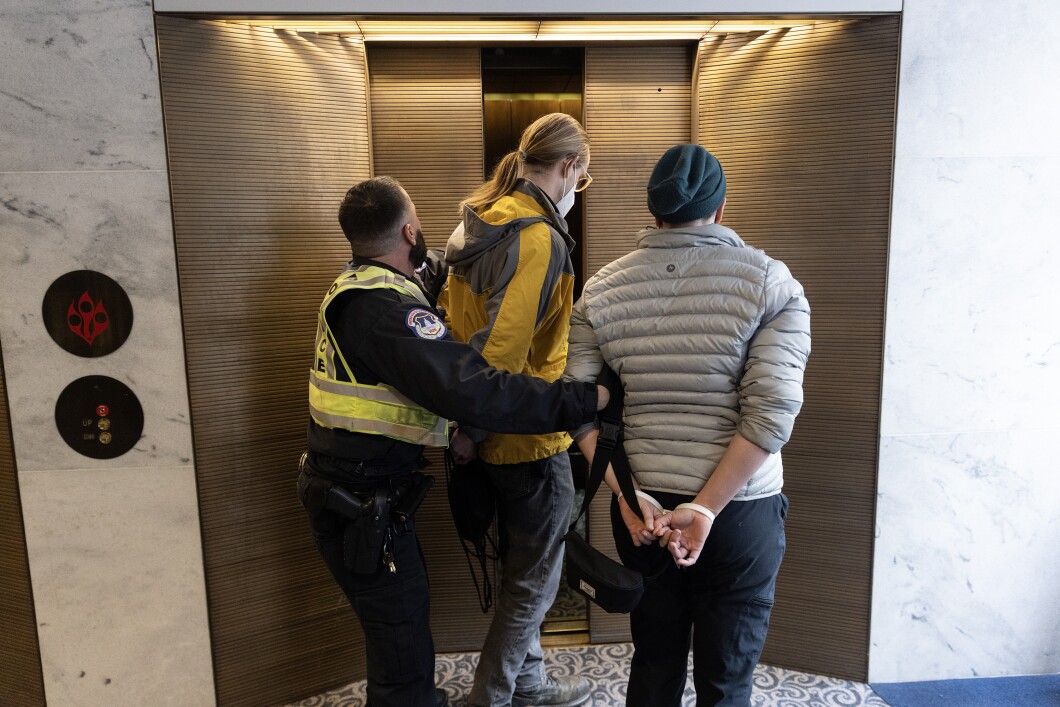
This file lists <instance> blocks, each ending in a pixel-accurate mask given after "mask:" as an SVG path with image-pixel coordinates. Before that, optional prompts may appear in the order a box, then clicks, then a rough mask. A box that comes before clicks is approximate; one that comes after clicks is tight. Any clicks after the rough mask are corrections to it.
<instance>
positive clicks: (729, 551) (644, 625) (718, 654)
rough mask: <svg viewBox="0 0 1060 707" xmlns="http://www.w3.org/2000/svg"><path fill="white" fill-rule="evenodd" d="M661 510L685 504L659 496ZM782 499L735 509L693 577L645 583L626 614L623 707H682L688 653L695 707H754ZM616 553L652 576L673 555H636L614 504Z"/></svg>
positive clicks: (779, 545)
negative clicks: (629, 638) (628, 655)
mask: <svg viewBox="0 0 1060 707" xmlns="http://www.w3.org/2000/svg"><path fill="white" fill-rule="evenodd" d="M652 495H653V496H655V498H656V499H658V500H659V502H660V503H662V504H663V507H664V508H674V507H675V506H676V505H677V504H678V503H683V502H686V501H691V500H692V499H691V498H690V497H688V496H677V495H674V494H665V493H653V494H652ZM787 511H788V499H787V498H786V497H785V496H784V495H783V494H777V495H776V496H770V497H768V498H763V499H759V500H756V501H733V502H732V503H730V504H729V505H728V506H726V507H725V510H723V511H722V512H721V513H720V514H718V517H717V520H716V521H715V522H714V525H713V528H712V529H711V531H710V535H708V536H707V542H706V545H705V546H704V548H703V552H702V553H701V554H700V557H699V561H698V562H696V564H695V565H693V566H692V567H689V568H687V569H681V568H679V567H677V566H676V565H674V564H673V563H672V562H669V563H666V565H665V566H666V569H665V570H664V571H663V573H662V574H661V575H660V576H659V577H658V578H656V579H655V580H654V581H651V582H649V583H648V585H647V587H646V589H645V591H644V598H643V599H642V600H641V602H640V604H638V605H637V607H636V608H635V609H633V611H632V612H631V613H630V629H631V632H632V635H633V648H634V653H633V662H632V665H631V668H630V676H629V689H628V691H627V696H626V704H627V705H630V706H631V707H667V706H668V705H672V706H673V707H680V704H681V695H682V694H683V693H684V689H685V680H686V678H687V665H688V651H689V648H690V647H691V649H692V662H693V665H694V672H693V680H694V682H695V686H696V704H697V705H700V706H702V705H725V706H726V707H736V706H740V707H743V706H744V705H750V704H751V683H752V680H753V675H754V669H755V665H756V664H757V663H758V658H759V656H761V654H762V646H763V644H764V643H765V639H766V631H767V630H768V628H769V615H770V612H771V611H772V609H773V590H774V587H775V586H776V578H777V571H778V570H779V569H780V562H781V560H782V559H783V557H784V548H785V539H784V518H785V517H786V516H787ZM611 524H612V529H613V531H614V536H615V545H616V547H617V549H618V554H619V556H620V557H621V558H622V561H623V562H624V563H625V564H626V565H627V566H629V567H633V568H636V569H639V570H641V571H645V572H648V571H650V570H651V569H652V568H657V567H658V566H659V564H660V559H659V558H661V557H664V553H665V555H669V551H668V550H666V549H665V548H660V547H659V546H658V544H653V545H650V546H642V547H635V546H634V545H633V542H632V540H631V539H630V537H629V532H628V531H627V530H626V525H625V523H623V522H622V517H621V514H620V513H619V510H618V505H617V502H616V501H615V500H614V499H613V500H612V504H611Z"/></svg>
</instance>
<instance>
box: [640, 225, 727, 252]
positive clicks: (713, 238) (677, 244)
mask: <svg viewBox="0 0 1060 707" xmlns="http://www.w3.org/2000/svg"><path fill="white" fill-rule="evenodd" d="M709 245H714V246H719V245H720V246H729V247H731V248H746V247H747V244H746V243H744V241H743V239H742V238H740V236H738V235H737V234H736V231H734V230H732V229H731V228H727V227H725V226H722V225H721V224H718V223H708V224H707V225H705V226H689V227H687V228H645V229H644V230H643V231H641V232H640V233H638V234H637V248H689V247H696V246H709Z"/></svg>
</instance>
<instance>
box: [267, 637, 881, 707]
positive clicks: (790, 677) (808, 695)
mask: <svg viewBox="0 0 1060 707" xmlns="http://www.w3.org/2000/svg"><path fill="white" fill-rule="evenodd" d="M632 653H633V646H632V645H631V644H629V643H612V644H605V645H596V646H578V647H573V648H556V649H551V650H547V651H545V662H546V665H547V668H548V670H549V672H550V673H553V674H558V675H570V674H579V675H584V676H586V677H587V678H589V680H591V681H592V683H593V684H594V685H595V691H594V692H593V695H592V699H591V700H590V702H589V704H591V705H593V706H594V707H610V706H611V705H623V704H625V692H626V679H627V677H628V675H629V659H630V656H631V655H632ZM477 663H478V653H450V654H441V655H439V656H438V657H437V663H436V665H437V673H436V674H437V684H438V686H439V687H442V688H443V689H445V690H446V692H448V693H449V698H450V702H451V705H452V707H464V706H465V700H466V698H467V694H468V693H469V692H470V691H471V681H472V677H473V675H474V672H475V665H476V664H477ZM689 667H691V660H690V661H689ZM364 703H365V695H364V681H360V682H355V683H352V684H350V685H347V686H345V687H342V688H340V689H338V690H334V691H332V692H329V693H326V694H323V695H317V696H316V697H311V698H309V699H306V700H302V701H301V702H294V703H292V704H291V705H289V706H288V707H325V706H326V707H364ZM695 703H696V698H695V692H694V691H693V690H692V684H691V682H689V684H688V686H687V688H686V689H685V698H684V702H683V707H693V706H694V705H695ZM751 704H752V705H753V706H754V707H839V706H842V707H887V703H886V702H884V701H883V700H882V699H880V698H879V697H878V696H877V695H876V693H874V692H873V691H872V688H870V687H869V686H868V685H866V684H864V683H857V682H849V681H847V680H839V679H836V678H828V677H822V676H819V675H809V674H806V673H799V672H795V671H793V670H785V669H783V668H775V667H772V666H768V665H759V666H758V669H757V670H756V671H755V690H754V695H753V696H752V698H751Z"/></svg>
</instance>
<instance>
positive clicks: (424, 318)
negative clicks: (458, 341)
mask: <svg viewBox="0 0 1060 707" xmlns="http://www.w3.org/2000/svg"><path fill="white" fill-rule="evenodd" d="M405 326H407V327H408V328H409V329H411V330H412V333H413V334H415V335H416V336H418V337H420V338H421V339H440V338H442V337H443V336H445V324H443V323H442V320H441V319H439V318H438V315H437V314H435V313H434V312H429V311H427V310H426V309H410V310H409V313H408V316H406V317H405Z"/></svg>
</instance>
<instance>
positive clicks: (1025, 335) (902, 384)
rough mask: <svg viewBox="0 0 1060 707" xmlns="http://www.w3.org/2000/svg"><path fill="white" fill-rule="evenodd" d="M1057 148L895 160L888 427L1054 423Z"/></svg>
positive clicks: (889, 430)
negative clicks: (1015, 154)
mask: <svg viewBox="0 0 1060 707" xmlns="http://www.w3.org/2000/svg"><path fill="white" fill-rule="evenodd" d="M1057 194H1060V159H1056V158H1038V159H1034V158H953V157H936V158H929V157H900V158H898V159H896V161H895V173H894V205H893V215H892V224H891V250H890V265H889V267H890V272H889V278H888V293H887V298H888V302H887V325H886V360H885V367H884V380H883V407H882V420H881V429H882V434H883V435H885V436H886V435H893V434H924V433H935V432H963V431H971V430H1004V429H1012V428H1023V429H1032V428H1040V427H1043V426H1054V425H1055V424H1056V420H1057V416H1056V405H1057V400H1058V399H1060V314H1057V312H1056V303H1057V296H1058V294H1060V289H1058V288H1057V284H1056V283H1057V276H1056V267H1057V257H1056V256H1057V254H1058V251H1057V242H1058V241H1057V236H1058V235H1060V199H1058V198H1057V197H1056V195H1057Z"/></svg>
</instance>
